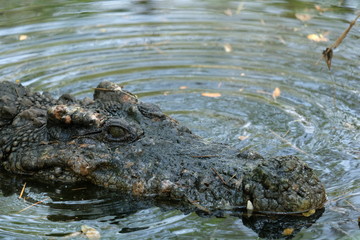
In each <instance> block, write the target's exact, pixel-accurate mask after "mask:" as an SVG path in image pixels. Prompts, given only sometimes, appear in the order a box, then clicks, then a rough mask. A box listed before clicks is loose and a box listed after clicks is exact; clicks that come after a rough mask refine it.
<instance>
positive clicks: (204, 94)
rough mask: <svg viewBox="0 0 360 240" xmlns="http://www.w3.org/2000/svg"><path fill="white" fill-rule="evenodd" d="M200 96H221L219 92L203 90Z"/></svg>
mask: <svg viewBox="0 0 360 240" xmlns="http://www.w3.org/2000/svg"><path fill="white" fill-rule="evenodd" d="M201 96H204V97H212V98H217V97H221V93H207V92H204V93H202V94H201Z"/></svg>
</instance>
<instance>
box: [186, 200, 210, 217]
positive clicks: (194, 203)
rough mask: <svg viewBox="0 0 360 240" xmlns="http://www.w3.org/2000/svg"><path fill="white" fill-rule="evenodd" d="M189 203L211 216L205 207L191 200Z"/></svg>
mask: <svg viewBox="0 0 360 240" xmlns="http://www.w3.org/2000/svg"><path fill="white" fill-rule="evenodd" d="M188 200H189V202H190V203H191V204H192V205H194V206H195V207H197V208H198V209H199V210H201V211H203V212H206V213H207V214H211V211H210V210H209V209H207V208H206V207H204V206H201V205H200V204H198V203H197V202H196V201H193V200H191V199H189V198H188Z"/></svg>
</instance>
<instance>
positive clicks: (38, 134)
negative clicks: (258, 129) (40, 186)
mask: <svg viewBox="0 0 360 240" xmlns="http://www.w3.org/2000/svg"><path fill="white" fill-rule="evenodd" d="M0 150H1V151H0V160H1V165H0V166H1V168H2V169H4V170H6V171H8V172H11V173H14V174H22V175H27V176H29V177H31V178H35V179H38V180H43V181H61V182H69V183H73V182H77V181H88V182H91V183H94V184H96V185H100V186H104V187H107V188H112V189H117V190H119V191H125V192H128V193H131V194H134V195H138V196H151V197H152V196H153V197H156V198H167V199H173V200H180V201H184V202H188V203H191V204H190V205H192V206H196V207H197V208H200V209H202V210H204V211H208V210H209V211H211V210H212V209H229V208H233V207H240V208H241V207H245V206H246V205H248V208H253V210H255V211H267V212H269V211H270V212H304V211H308V210H311V209H319V208H322V207H323V204H324V202H325V200H326V197H325V191H324V187H323V185H322V184H321V183H320V181H319V179H318V178H317V177H316V175H315V174H314V171H313V170H312V169H311V168H310V167H309V166H308V165H307V164H306V163H304V162H302V161H301V160H299V159H298V158H296V157H293V156H287V157H276V158H263V157H262V156H260V155H258V154H256V153H252V152H242V153H240V152H239V151H238V150H236V149H234V148H231V147H230V146H228V145H225V144H219V143H210V142H206V141H204V140H203V139H201V138H200V137H198V136H196V135H194V134H192V133H191V131H190V130H189V129H188V128H186V127H184V126H182V125H181V124H179V123H178V122H177V121H176V120H174V119H172V118H171V117H169V116H167V115H166V114H164V113H163V112H162V111H161V110H160V108H159V107H158V106H156V105H153V104H146V103H143V102H140V101H139V100H138V99H137V97H136V96H134V95H133V94H131V93H129V92H127V91H124V90H123V89H122V88H121V87H119V86H118V85H116V84H114V83H110V82H102V83H100V84H99V85H98V87H97V88H96V89H95V92H94V99H89V98H85V99H83V100H76V99H75V98H73V97H72V96H70V95H67V94H66V95H63V96H61V97H60V98H59V99H53V98H52V97H51V96H50V95H49V94H47V93H42V94H40V93H32V92H31V91H30V90H28V89H27V88H25V87H23V86H21V85H18V84H13V83H9V82H1V83H0ZM249 205H250V207H249Z"/></svg>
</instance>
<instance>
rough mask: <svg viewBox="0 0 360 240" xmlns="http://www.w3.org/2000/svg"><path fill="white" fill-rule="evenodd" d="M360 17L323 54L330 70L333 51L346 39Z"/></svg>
mask: <svg viewBox="0 0 360 240" xmlns="http://www.w3.org/2000/svg"><path fill="white" fill-rule="evenodd" d="M359 17H360V14H359V15H358V16H357V17H356V18H355V19H354V20H353V21H351V22H350V25H349V26H348V27H347V28H346V29H345V31H344V32H343V33H342V34H341V35H340V37H339V38H338V39H336V41H335V42H334V43H333V44H331V45H330V46H329V47H327V48H326V49H325V50H324V51H323V52H322V54H323V58H324V59H325V62H326V65H327V66H328V68H329V70H330V68H331V59H332V57H333V49H335V48H337V47H338V46H339V45H340V44H341V43H342V41H343V40H344V39H345V37H346V35H347V34H348V33H349V31H350V29H351V28H352V27H353V26H354V25H355V23H356V21H357V20H358V18H359Z"/></svg>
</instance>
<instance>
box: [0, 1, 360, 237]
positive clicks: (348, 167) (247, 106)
mask: <svg viewBox="0 0 360 240" xmlns="http://www.w3.org/2000/svg"><path fill="white" fill-rule="evenodd" d="M359 8H360V4H359V2H358V1H356V0H353V1H351V0H348V1H335V0H326V1H321V2H319V1H313V0H307V1H305V0H303V1H291V0H288V1H285V0H280V1H279V0H277V1H270V0H266V1H265V0H264V1H261V0H259V1H221V2H219V1H212V0H203V1H200V0H195V1H180V0H179V1H178V0H174V1H168V0H156V1H150V0H148V1H140V0H139V1H79V0H78V1H76V0H71V1H60V0H51V1H42V0H27V1H24V0H22V1H20V0H11V1H7V0H0V76H1V81H3V80H8V81H18V82H21V83H23V84H24V85H27V86H29V87H32V88H33V89H34V90H39V91H50V92H51V93H52V94H53V95H55V96H60V95H61V94H62V93H65V92H70V93H72V94H74V95H76V96H77V97H85V96H89V97H91V94H92V91H93V88H94V87H95V86H96V85H97V84H98V83H99V82H101V81H104V80H107V81H113V82H116V83H118V84H120V85H123V86H125V88H126V89H127V90H129V91H131V92H133V93H135V94H137V95H138V96H139V98H140V100H142V101H146V102H152V103H156V104H158V105H160V106H161V108H162V109H163V110H164V111H165V112H166V113H167V114H169V115H171V116H172V117H174V118H176V119H177V120H179V121H181V122H182V123H183V124H184V125H187V126H188V127H189V128H190V129H192V130H193V132H195V133H196V134H198V135H200V136H202V137H204V138H206V139H209V140H213V141H218V142H225V143H229V144H232V145H235V146H236V147H238V148H240V149H243V148H251V149H253V150H255V151H258V152H260V153H261V154H263V155H266V156H279V155H286V154H294V155H297V156H299V157H300V158H302V159H303V160H304V161H306V162H307V163H308V164H309V165H310V166H311V167H313V168H314V169H315V170H316V172H317V173H318V175H319V177H320V179H321V180H322V181H323V183H324V184H325V186H326V190H327V194H328V198H329V201H328V202H327V204H326V209H325V212H324V213H323V216H322V217H321V218H320V219H319V220H318V221H317V222H316V223H315V224H313V225H312V226H310V227H309V228H304V229H303V230H302V231H301V232H300V233H298V234H297V235H296V236H295V238H294V239H340V238H343V239H351V238H356V237H357V238H360V233H359V226H358V217H359V216H360V212H359V211H360V196H359V194H360V190H359V188H360V180H359V177H358V176H359V174H360V170H359V169H360V168H359V165H360V164H359V160H360V159H359V156H360V144H359V136H360V132H359V129H360V97H359V90H360V87H359V82H360V78H359V76H360V75H359V72H360V50H359V41H360V40H359V32H360V27H359V24H358V23H357V24H356V25H355V26H354V28H353V29H352V30H351V32H350V33H349V35H348V36H347V38H346V39H345V40H344V42H343V43H342V44H341V45H340V47H339V48H338V49H337V50H336V51H335V52H334V59H333V66H332V70H331V72H330V71H329V70H328V69H327V66H326V65H325V63H324V62H323V61H322V59H321V52H322V51H323V50H324V49H325V48H326V47H327V46H328V45H330V44H331V43H332V42H333V41H335V40H336V38H337V37H338V36H339V35H340V34H341V33H342V32H343V31H344V30H345V28H346V27H347V26H348V25H349V22H350V21H351V20H353V19H354V18H355V17H356V11H357V10H358V9H359ZM304 17H305V18H310V19H307V21H304ZM301 19H302V20H303V21H302V20H301ZM310 34H318V35H319V36H320V34H321V35H322V36H323V37H324V38H326V39H327V40H328V41H326V39H324V40H325V41H324V42H316V41H312V40H309V39H308V38H307V36H308V35H310ZM275 88H279V89H280V91H281V94H280V96H278V97H277V98H276V99H274V98H273V97H272V94H273V92H274V90H275ZM203 93H216V94H217V95H220V97H216V98H214V97H206V96H203V95H202V94H203ZM239 138H240V139H243V140H240V139H239ZM2 180H3V181H2V182H5V183H6V184H3V185H4V186H3V187H2V188H1V191H0V236H1V237H3V238H8V239H24V238H32V239H33V238H40V239H48V238H56V237H58V236H61V234H62V233H72V232H75V231H79V229H80V226H81V225H84V224H86V225H89V226H91V227H94V228H96V229H97V230H99V231H100V233H101V236H102V238H103V239H114V238H126V239H144V238H148V239H158V238H164V239H168V238H175V237H179V238H184V239H194V238H195V239H196V238H198V239H208V238H215V239H219V238H220V239H257V234H256V233H255V232H253V231H252V230H251V229H249V228H247V227H246V226H244V224H243V223H242V221H241V219H239V218H238V217H232V216H229V217H226V218H215V217H213V218H203V217H200V216H198V215H196V214H195V213H191V214H185V213H183V212H181V211H178V210H168V211H164V209H162V208H161V207H153V206H151V204H149V206H146V204H145V205H142V207H143V208H142V209H140V210H136V211H134V210H133V209H134V208H136V206H135V207H134V206H132V205H131V204H130V205H129V204H127V203H124V200H117V199H118V198H117V197H116V196H113V193H108V192H106V191H105V192H102V191H101V189H98V191H94V189H89V188H91V187H89V186H85V187H84V186H79V189H78V190H76V189H75V190H73V189H67V188H66V186H62V187H50V186H42V185H40V184H32V185H30V186H29V187H27V188H26V191H25V194H26V196H28V197H29V199H28V201H24V200H19V199H18V198H17V197H18V194H19V193H20V190H21V187H22V181H21V179H20V180H19V179H17V180H14V179H12V178H9V177H5V176H4V177H2ZM44 199H46V200H45V201H44V202H43V203H42V204H38V205H36V206H34V207H31V208H29V209H28V210H25V211H23V212H20V213H19V211H20V210H22V209H23V208H25V207H27V206H29V205H31V204H32V203H34V202H36V201H41V200H44Z"/></svg>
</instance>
